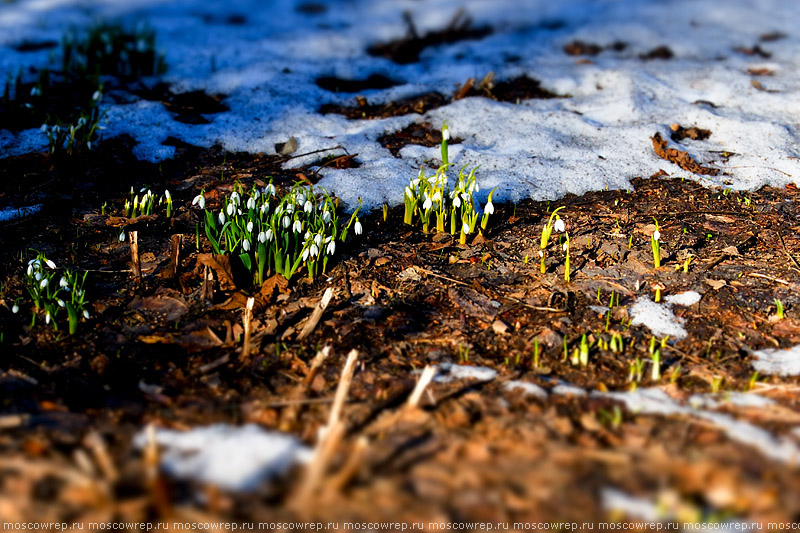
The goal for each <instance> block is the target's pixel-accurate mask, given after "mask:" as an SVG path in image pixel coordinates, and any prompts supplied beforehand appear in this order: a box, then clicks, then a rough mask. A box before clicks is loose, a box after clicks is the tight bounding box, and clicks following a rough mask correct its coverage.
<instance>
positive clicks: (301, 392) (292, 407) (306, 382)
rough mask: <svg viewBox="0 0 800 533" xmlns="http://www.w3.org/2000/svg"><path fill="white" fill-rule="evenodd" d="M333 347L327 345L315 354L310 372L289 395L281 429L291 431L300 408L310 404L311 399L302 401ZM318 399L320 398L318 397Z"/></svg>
mask: <svg viewBox="0 0 800 533" xmlns="http://www.w3.org/2000/svg"><path fill="white" fill-rule="evenodd" d="M330 351H331V347H330V346H325V347H324V348H322V349H321V350H320V351H318V352H317V355H315V356H314V359H312V360H311V368H310V369H309V370H308V374H306V377H305V378H304V379H303V381H302V382H301V383H299V384H298V385H297V386H296V387H295V388H294V390H292V392H291V394H290V395H289V398H290V400H289V402H291V403H288V405H287V406H286V409H285V410H284V411H283V414H282V416H281V424H280V430H281V431H289V430H291V428H292V426H293V425H294V423H295V422H296V421H297V417H298V415H299V413H300V409H301V408H302V407H303V405H308V403H309V401H302V400H303V398H304V397H305V396H306V394H308V390H309V389H310V388H311V384H312V383H313V382H314V379H315V378H316V377H317V374H318V373H319V369H320V368H322V365H323V363H324V362H325V359H327V358H328V354H330ZM316 400H319V398H317V399H316Z"/></svg>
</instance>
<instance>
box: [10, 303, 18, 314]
mask: <svg viewBox="0 0 800 533" xmlns="http://www.w3.org/2000/svg"><path fill="white" fill-rule="evenodd" d="M11 312H12V313H14V314H15V315H16V314H17V313H19V306H18V305H17V304H14V305H13V306H12V307H11Z"/></svg>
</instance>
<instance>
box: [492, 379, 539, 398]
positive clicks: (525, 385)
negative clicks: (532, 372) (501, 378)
mask: <svg viewBox="0 0 800 533" xmlns="http://www.w3.org/2000/svg"><path fill="white" fill-rule="evenodd" d="M503 388H504V389H505V390H507V391H510V392H513V391H516V390H521V391H522V392H523V393H524V394H525V395H526V396H533V397H534V398H536V399H537V400H542V401H544V400H546V399H547V391H546V390H544V389H543V388H542V387H540V386H539V385H537V384H536V383H530V382H527V381H520V380H512V381H506V382H505V383H504V384H503Z"/></svg>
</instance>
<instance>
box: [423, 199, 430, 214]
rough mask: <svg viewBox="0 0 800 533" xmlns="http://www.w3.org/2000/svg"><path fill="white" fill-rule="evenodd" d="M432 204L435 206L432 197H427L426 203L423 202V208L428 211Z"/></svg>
mask: <svg viewBox="0 0 800 533" xmlns="http://www.w3.org/2000/svg"><path fill="white" fill-rule="evenodd" d="M432 206H433V202H431V199H430V198H426V199H425V203H423V204H422V209H424V210H425V211H427V210H428V209H430V208H431V207H432Z"/></svg>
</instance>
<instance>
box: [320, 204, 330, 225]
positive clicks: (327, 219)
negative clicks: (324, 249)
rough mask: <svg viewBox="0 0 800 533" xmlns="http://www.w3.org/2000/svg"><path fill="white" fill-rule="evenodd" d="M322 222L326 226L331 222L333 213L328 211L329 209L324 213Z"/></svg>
mask: <svg viewBox="0 0 800 533" xmlns="http://www.w3.org/2000/svg"><path fill="white" fill-rule="evenodd" d="M322 221H323V222H325V223H326V224H327V223H328V222H330V221H331V212H330V211H328V208H327V207H326V208H325V211H323V212H322Z"/></svg>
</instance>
